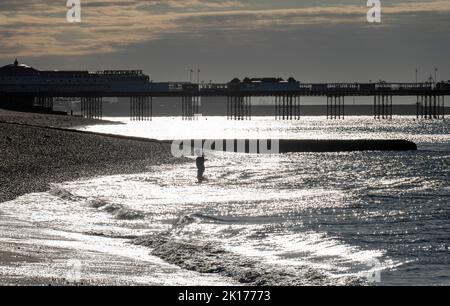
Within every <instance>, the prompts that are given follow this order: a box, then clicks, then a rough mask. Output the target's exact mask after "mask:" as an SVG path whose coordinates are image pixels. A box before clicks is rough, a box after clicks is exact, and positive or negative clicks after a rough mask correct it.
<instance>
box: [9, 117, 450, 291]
mask: <svg viewBox="0 0 450 306" xmlns="http://www.w3.org/2000/svg"><path fill="white" fill-rule="evenodd" d="M105 119H109V120H115V121H120V122H121V123H122V124H102V125H94V126H87V127H80V129H81V130H86V131H94V132H100V133H109V134H119V135H129V136H138V137H145V138H151V139H161V140H174V139H190V138H192V139H199V138H205V139H206V138H207V139H221V138H223V139H231V138H238V139H242V138H262V139H406V140H410V141H413V142H415V143H416V144H417V145H418V150H417V151H406V152H369V151H368V152H343V153H287V154H266V155H257V154H243V153H230V152H206V153H205V154H206V162H205V165H206V171H205V177H206V180H205V181H203V182H202V183H201V184H200V183H198V181H197V178H196V175H197V172H196V165H195V157H194V156H188V157H187V161H186V162H182V163H177V164H165V165H158V166H148V165H143V169H142V173H139V174H131V175H114V176H103V177H96V178H93V179H86V180H78V181H73V182H66V183H62V184H54V185H52V187H51V189H50V190H49V191H48V192H43V193H34V194H28V195H24V196H22V197H19V198H17V199H15V200H13V201H9V202H6V203H2V206H1V207H0V210H1V211H2V213H3V214H8V215H11V216H14V218H17V220H25V221H26V222H28V224H30V226H31V227H32V228H33V231H34V233H35V234H34V235H30V236H27V235H23V240H22V241H27V243H34V244H36V245H42V246H52V247H60V248H64V249H66V250H76V251H77V252H76V253H75V254H79V256H75V258H74V260H75V263H77V266H79V269H78V270H77V271H78V272H79V273H78V274H77V277H78V278H80V279H85V278H86V279H90V280H94V282H95V280H98V282H100V283H101V280H102V279H105V278H108V279H109V280H110V281H111V280H115V281H116V282H117V283H118V284H123V283H126V284H149V285H152V284H157V285H240V284H242V285H364V286H365V285H368V286H376V285H450V124H449V121H448V119H445V120H425V119H416V118H415V117H407V116H405V117H401V116H394V118H393V119H392V120H375V119H373V117H356V116H355V117H346V118H345V120H327V119H326V118H325V117H302V118H300V120H292V121H282V120H275V119H274V118H272V117H253V118H252V119H251V120H227V118H226V117H197V118H195V120H182V118H180V117H159V118H153V119H152V120H151V121H130V120H129V119H128V118H105ZM105 153H106V152H105ZM149 154H151V153H149ZM36 233H45V234H46V235H47V236H48V237H52V238H51V239H50V238H48V239H41V238H39V235H37V234H36ZM17 243H20V241H18V242H17ZM93 254H95V256H94V255H93ZM102 258H103V259H104V258H108V259H111V258H116V259H118V260H116V261H107V262H109V263H110V266H108V265H106V266H105V265H103V266H102V269H95V267H98V266H99V265H101V262H102V260H103V259H102ZM119 259H120V260H119ZM71 263H73V262H71ZM119 263H120V264H122V265H129V266H130V267H131V266H139V267H141V266H147V267H151V268H149V269H147V270H145V271H143V270H142V271H141V270H140V271H135V270H136V269H135V270H132V271H131V272H130V271H129V272H128V273H119V272H117V271H122V270H121V268H120V267H119V266H118V265H119ZM58 267H61V265H58ZM11 269H16V271H19V269H21V270H20V273H23V274H24V275H23V277H27V273H28V274H31V273H40V274H43V275H48V277H54V276H55V273H63V272H64V271H63V272H57V271H59V270H58V269H55V268H51V266H50V267H49V266H43V265H42V264H40V265H38V264H37V263H36V264H35V265H34V266H33V263H29V264H28V266H27V267H26V269H25V268H23V267H22V268H20V267H17V268H11ZM11 271H13V270H11ZM133 271H135V273H133ZM144 272H145V273H144ZM17 273H19V272H17ZM64 273H66V272H64Z"/></svg>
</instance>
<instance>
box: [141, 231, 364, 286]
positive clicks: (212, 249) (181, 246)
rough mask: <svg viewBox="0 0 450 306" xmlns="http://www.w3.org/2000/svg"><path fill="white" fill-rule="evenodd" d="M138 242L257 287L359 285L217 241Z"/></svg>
mask: <svg viewBox="0 0 450 306" xmlns="http://www.w3.org/2000/svg"><path fill="white" fill-rule="evenodd" d="M133 243H134V244H137V245H141V246H146V247H149V248H150V249H151V254H152V255H154V256H158V257H160V258H161V259H163V260H165V261H167V262H168V263H171V264H174V265H177V266H179V267H181V268H183V269H187V270H191V271H196V272H200V273H217V274H219V275H221V276H225V277H230V278H232V279H234V280H235V281H238V282H239V283H242V284H246V285H255V286H301V285H359V284H362V282H361V281H360V280H358V279H357V278H356V277H354V276H351V277H350V276H349V277H342V278H339V279H337V278H332V277H329V276H327V275H326V274H325V273H323V272H322V271H320V270H318V269H315V268H312V267H310V266H308V265H297V266H285V265H277V264H270V263H265V262H261V261H258V260H255V259H253V258H251V257H247V256H242V255H240V254H237V253H234V252H230V251H227V250H225V249H223V248H221V247H220V246H218V245H217V244H215V243H214V242H211V241H205V240H189V241H185V240H183V239H178V238H175V237H173V236H172V235H170V234H167V233H166V234H157V235H150V236H142V237H139V238H136V239H134V240H133Z"/></svg>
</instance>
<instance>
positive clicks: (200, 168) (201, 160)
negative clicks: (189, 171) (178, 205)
mask: <svg viewBox="0 0 450 306" xmlns="http://www.w3.org/2000/svg"><path fill="white" fill-rule="evenodd" d="M195 163H196V165H197V180H198V182H199V183H201V182H202V181H203V173H204V172H205V156H204V155H203V154H202V156H198V157H197V159H196V160H195Z"/></svg>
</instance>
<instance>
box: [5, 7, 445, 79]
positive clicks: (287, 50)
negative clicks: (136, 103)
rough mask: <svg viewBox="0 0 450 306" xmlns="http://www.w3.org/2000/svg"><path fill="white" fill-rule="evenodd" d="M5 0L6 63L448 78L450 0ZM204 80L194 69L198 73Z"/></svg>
mask: <svg viewBox="0 0 450 306" xmlns="http://www.w3.org/2000/svg"><path fill="white" fill-rule="evenodd" d="M80 2H81V22H80V23H69V22H67V20H66V13H67V10H68V8H67V7H66V0H46V1H42V0H20V1H18V0H1V1H0V65H5V64H8V63H11V62H13V60H14V58H15V57H17V58H18V59H19V61H20V62H24V63H26V64H29V65H31V66H34V67H36V68H38V69H60V70H63V69H71V70H90V71H95V70H102V69H142V70H144V72H145V73H146V74H148V75H150V78H151V79H152V80H155V81H168V80H171V81H186V80H188V79H189V75H190V73H189V71H190V69H195V70H197V69H200V71H201V72H200V79H201V80H204V81H207V82H209V81H210V80H212V81H213V82H223V81H229V80H231V79H232V78H233V77H239V78H243V77H245V76H249V77H270V76H276V77H283V78H287V77H289V76H293V77H295V78H296V79H298V80H300V81H303V82H334V81H335V82H342V81H349V82H354V81H361V82H365V81H369V80H372V81H376V80H386V81H411V82H413V81H415V69H416V68H417V69H418V71H419V72H418V76H419V80H424V79H426V78H427V77H428V76H430V74H431V75H433V76H434V69H435V68H437V69H438V72H437V76H438V79H445V80H448V79H450V60H449V58H450V52H449V51H450V31H449V29H450V0H436V1H434V0H429V1H426V0H410V1H406V0H389V1H387V0H381V6H382V13H381V23H369V22H368V21H367V18H366V13H367V11H368V10H369V8H368V7H367V5H366V4H367V0H338V1H333V0H327V1H324V0H277V1H269V0H168V1H162V0H147V1H146V0H80ZM195 78H196V76H195Z"/></svg>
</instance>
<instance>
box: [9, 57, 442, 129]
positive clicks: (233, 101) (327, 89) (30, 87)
mask: <svg viewBox="0 0 450 306" xmlns="http://www.w3.org/2000/svg"><path fill="white" fill-rule="evenodd" d="M448 95H450V81H449V82H434V83H433V82H417V83H407V82H405V83H386V82H377V83H303V82H299V81H296V80H295V79H293V78H289V79H288V80H287V81H285V80H282V79H279V78H253V79H250V78H245V79H243V80H242V81H241V80H239V79H233V80H232V81H231V82H228V83H208V84H203V83H201V84H196V83H191V82H153V81H150V78H149V76H147V75H145V74H144V73H143V72H142V71H139V70H118V71H114V70H108V71H100V72H88V71H39V70H36V69H34V68H32V67H29V66H26V65H19V64H18V62H17V61H16V62H15V63H14V64H12V65H7V66H4V67H1V68H0V102H1V105H3V106H4V107H9V108H17V109H20V108H22V109H27V108H31V109H33V108H34V109H39V110H51V109H52V108H53V103H54V99H56V98H74V99H78V100H79V101H80V104H81V115H82V116H83V117H87V118H102V116H103V108H102V105H103V104H102V103H103V98H107V97H128V98H129V101H130V102H129V103H130V111H129V115H130V118H131V120H136V121H143V120H151V119H152V117H153V99H154V98H160V97H172V98H179V99H180V100H181V102H182V103H181V105H182V118H183V120H195V119H196V118H198V117H199V116H201V113H200V109H201V106H202V104H203V101H202V100H203V99H204V98H206V97H225V98H226V103H227V107H226V109H227V118H228V119H229V120H250V119H251V117H252V105H253V103H252V102H253V100H254V99H255V98H259V97H269V98H270V99H272V100H273V105H274V106H273V113H274V117H275V119H277V120H298V119H300V118H301V116H302V111H301V108H302V106H301V101H302V98H304V97H323V98H324V100H326V114H327V118H328V119H333V120H335V119H344V118H345V106H346V105H345V100H346V97H354V96H365V97H373V117H374V119H376V120H383V119H387V120H390V119H392V117H393V111H392V109H393V99H394V98H396V97H411V98H413V99H417V102H416V117H417V119H419V118H420V119H422V118H423V119H436V120H437V119H443V118H444V117H445V96H448ZM1 105H0V106H1ZM324 107H325V106H324Z"/></svg>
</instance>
